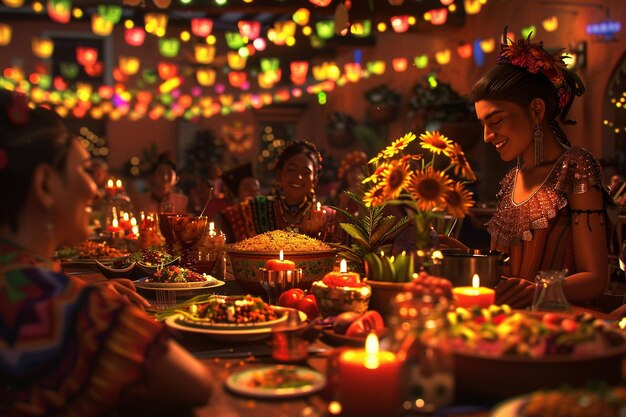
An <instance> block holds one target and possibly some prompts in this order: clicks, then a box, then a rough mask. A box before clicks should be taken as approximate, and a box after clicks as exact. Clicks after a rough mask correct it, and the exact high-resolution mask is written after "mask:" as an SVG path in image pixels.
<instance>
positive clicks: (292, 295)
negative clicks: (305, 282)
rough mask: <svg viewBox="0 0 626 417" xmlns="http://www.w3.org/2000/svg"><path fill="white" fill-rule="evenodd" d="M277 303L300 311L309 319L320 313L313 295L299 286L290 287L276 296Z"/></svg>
mask: <svg viewBox="0 0 626 417" xmlns="http://www.w3.org/2000/svg"><path fill="white" fill-rule="evenodd" d="M278 305H279V306H281V307H289V308H295V309H296V310H299V311H302V312H303V313H305V314H306V315H307V317H308V318H309V319H314V318H315V317H317V316H319V315H320V311H319V308H318V307H317V300H316V299H315V296H314V295H313V294H310V293H307V292H306V291H304V290H301V289H300V288H291V289H289V290H287V291H284V292H283V293H282V294H281V295H280V297H278Z"/></svg>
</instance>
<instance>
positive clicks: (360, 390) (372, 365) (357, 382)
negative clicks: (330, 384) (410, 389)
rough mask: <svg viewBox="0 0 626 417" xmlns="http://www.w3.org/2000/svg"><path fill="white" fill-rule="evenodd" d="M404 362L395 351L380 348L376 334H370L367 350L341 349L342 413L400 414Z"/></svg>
mask: <svg viewBox="0 0 626 417" xmlns="http://www.w3.org/2000/svg"><path fill="white" fill-rule="evenodd" d="M401 365H402V362H401V361H400V360H398V358H397V357H396V355H395V354H394V353H392V352H388V351H380V346H379V343H378V337H377V336H376V334H375V333H370V334H369V335H368V336H367V339H366V341H365V349H354V350H352V349H350V350H346V351H344V352H342V353H341V355H340V356H339V365H338V370H337V371H338V384H337V399H338V400H339V402H340V403H341V410H342V415H347V416H363V417H369V416H387V415H396V414H398V411H399V410H400V406H401V403H402V399H401V392H402V389H401V368H402V367H401Z"/></svg>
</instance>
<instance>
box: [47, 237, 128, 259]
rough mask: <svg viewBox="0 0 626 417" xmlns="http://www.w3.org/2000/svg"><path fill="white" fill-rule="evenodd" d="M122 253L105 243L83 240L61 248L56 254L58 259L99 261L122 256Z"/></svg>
mask: <svg viewBox="0 0 626 417" xmlns="http://www.w3.org/2000/svg"><path fill="white" fill-rule="evenodd" d="M123 255H124V251H121V250H119V249H116V248H113V247H111V246H109V245H108V244H107V243H106V242H94V241H91V240H85V241H83V242H80V243H77V244H76V245H73V246H63V247H62V248H60V249H59V250H57V252H56V256H57V257H58V258H59V259H99V258H100V259H101V258H116V257H118V256H123Z"/></svg>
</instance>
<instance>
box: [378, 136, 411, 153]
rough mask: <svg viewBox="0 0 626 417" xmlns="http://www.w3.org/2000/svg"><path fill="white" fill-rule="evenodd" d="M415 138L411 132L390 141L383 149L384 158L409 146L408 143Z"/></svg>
mask: <svg viewBox="0 0 626 417" xmlns="http://www.w3.org/2000/svg"><path fill="white" fill-rule="evenodd" d="M415 138H416V136H415V133H413V132H409V133H407V134H406V135H404V136H402V137H401V138H400V139H398V140H396V141H394V142H392V143H391V145H389V146H387V147H386V148H385V149H383V155H385V157H386V158H391V157H392V156H394V155H395V154H397V153H398V152H400V151H401V150H403V149H404V148H406V147H407V146H409V143H411V142H413V140H415Z"/></svg>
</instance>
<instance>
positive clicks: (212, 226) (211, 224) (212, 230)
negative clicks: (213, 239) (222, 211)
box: [209, 222, 282, 252]
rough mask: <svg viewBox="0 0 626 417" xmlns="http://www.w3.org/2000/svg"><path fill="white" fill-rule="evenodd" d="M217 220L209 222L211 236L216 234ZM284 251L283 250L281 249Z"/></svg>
mask: <svg viewBox="0 0 626 417" xmlns="http://www.w3.org/2000/svg"><path fill="white" fill-rule="evenodd" d="M215 235H216V233H215V222H210V223H209V236H215ZM281 252H282V251H281Z"/></svg>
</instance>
